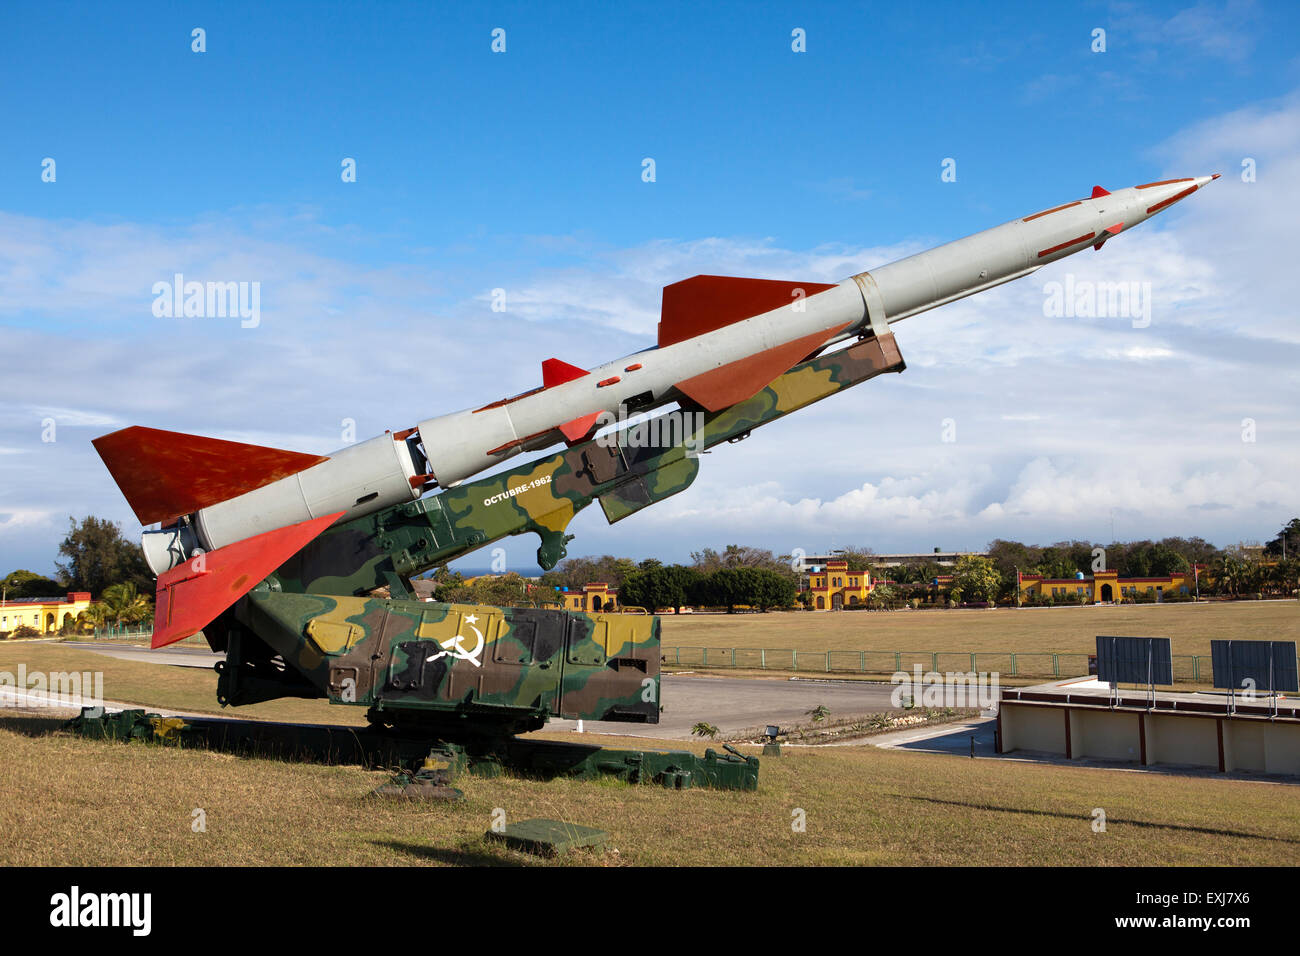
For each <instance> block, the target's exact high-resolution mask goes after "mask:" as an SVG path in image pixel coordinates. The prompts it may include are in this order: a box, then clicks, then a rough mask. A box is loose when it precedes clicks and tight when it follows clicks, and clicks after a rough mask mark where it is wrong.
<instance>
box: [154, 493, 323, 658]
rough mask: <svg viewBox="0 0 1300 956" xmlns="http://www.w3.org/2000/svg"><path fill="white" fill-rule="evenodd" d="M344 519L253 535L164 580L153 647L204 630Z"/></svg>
mask: <svg viewBox="0 0 1300 956" xmlns="http://www.w3.org/2000/svg"><path fill="white" fill-rule="evenodd" d="M344 513H345V512H342V511H339V512H336V513H334V514H332V515H325V516H323V517H320V518H312V519H309V520H307V521H303V522H302V523H300V524H294V525H289V526H288V527H287V528H276V529H275V530H274V531H267V532H264V533H262V534H257V535H253V537H251V538H245V539H244V540H243V541H236V542H235V543H234V544H228V545H226V546H225V547H224V548H217V550H215V551H209V552H207V553H206V554H201V555H198V556H197V557H194V558H190V559H189V560H188V561H186V562H185V563H184V564H182V565H178V566H177V567H174V568H172V569H171V570H170V571H164V572H163V573H162V574H160V575H158V592H157V596H156V600H155V602H154V630H153V641H152V642H151V646H153V647H166V646H167V645H168V644H175V643H176V642H177V641H181V640H184V639H185V638H187V637H189V636H190V635H192V634H196V633H198V632H199V631H201V630H203V628H205V627H207V626H208V625H209V624H211V623H212V620H213V618H215V617H216V616H217V615H218V614H220V613H221V612H222V611H224V610H225V609H226V608H228V607H230V605H232V604H234V603H235V602H236V601H238V600H239V599H240V598H241V597H243V596H244V595H245V594H247V593H248V592H249V591H251V590H252V589H253V587H254V586H255V585H256V584H257V583H258V582H260V581H261V580H262V579H263V578H265V577H266V576H267V575H268V574H270V573H271V572H272V571H274V570H275V569H276V568H278V567H279V566H280V565H282V564H284V562H285V561H287V560H288V559H289V558H291V557H292V556H293V555H295V554H297V553H298V552H299V551H301V550H302V549H303V547H304V546H305V545H306V544H307V542H308V541H311V540H312V539H313V538H315V537H316V536H317V535H319V534H320V533H321V532H322V531H324V530H325V529H326V528H328V527H329V526H330V525H331V524H333V523H334V521H335V519H337V518H338V517H339V516H340V515H342V514H344Z"/></svg>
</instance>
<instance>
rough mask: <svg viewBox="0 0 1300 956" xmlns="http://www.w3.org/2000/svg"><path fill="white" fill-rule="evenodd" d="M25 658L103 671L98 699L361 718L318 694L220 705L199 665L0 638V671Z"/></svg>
mask: <svg viewBox="0 0 1300 956" xmlns="http://www.w3.org/2000/svg"><path fill="white" fill-rule="evenodd" d="M20 664H25V665H26V667H27V671H28V673H31V672H34V671H41V672H44V673H50V672H59V671H63V672H72V671H77V672H84V671H90V672H92V673H101V674H103V675H104V699H105V700H110V701H117V702H120V703H124V704H140V705H142V706H147V707H150V708H159V709H165V710H177V711H182V712H185V713H196V714H221V715H222V716H225V717H244V718H247V719H249V720H282V721H292V722H297V723H303V722H313V723H330V724H356V725H359V726H360V725H364V724H365V722H366V721H365V712H364V710H362V709H361V708H359V707H332V706H330V705H329V704H328V703H326V702H325V701H323V700H293V699H286V700H273V701H268V702H267V703H264V704H250V705H249V706H247V707H240V708H238V709H232V708H227V709H225V710H224V711H223V710H222V708H221V706H220V705H219V704H218V703H217V675H216V673H215V672H213V671H211V670H208V669H206V668H201V667H170V666H167V665H163V664H148V663H144V662H142V661H123V660H117V659H116V658H113V657H108V656H106V655H104V654H96V653H95V652H94V651H88V650H85V649H84V648H79V647H77V645H75V644H58V643H44V642H35V641H33V642H30V643H29V642H8V643H0V671H5V672H7V673H9V674H15V675H16V674H17V673H18V666H19V665H20Z"/></svg>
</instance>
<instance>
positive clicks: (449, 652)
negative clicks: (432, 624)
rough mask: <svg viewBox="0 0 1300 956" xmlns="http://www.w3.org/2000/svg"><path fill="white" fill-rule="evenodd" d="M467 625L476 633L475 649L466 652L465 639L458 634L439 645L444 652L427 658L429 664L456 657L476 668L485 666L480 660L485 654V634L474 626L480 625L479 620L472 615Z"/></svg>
mask: <svg viewBox="0 0 1300 956" xmlns="http://www.w3.org/2000/svg"><path fill="white" fill-rule="evenodd" d="M465 623H466V624H468V625H469V629H470V630H471V631H473V632H474V636H475V638H476V641H475V644H474V648H473V649H472V650H466V649H465V637H464V636H463V635H461V634H457V635H456V636H455V637H453V638H451V639H449V640H446V641H440V642H439V645H440V646H441V647H442V648H443V650H441V651H439V652H438V653H437V654H434V655H433V656H431V657H429V658H427V659H426V662H427V663H432V662H434V661H436V660H437V659H438V658H440V657H454V658H456V659H457V660H460V661H469V662H470V663H471V664H473V665H474V666H475V667H482V666H483V663H482V662H481V661H480V660H479V659H478V658H479V655H480V654H482V653H483V632H482V631H480V630H479V629H478V628H477V627H475V626H474V625H475V624H476V623H478V618H477V617H475V616H474V615H473V614H471V615H470V616H469V617H467V618H465Z"/></svg>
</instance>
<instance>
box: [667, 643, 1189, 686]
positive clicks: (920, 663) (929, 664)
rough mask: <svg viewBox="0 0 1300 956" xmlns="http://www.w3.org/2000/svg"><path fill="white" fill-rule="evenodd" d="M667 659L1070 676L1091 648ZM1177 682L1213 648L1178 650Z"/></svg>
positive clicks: (705, 651) (765, 652)
mask: <svg viewBox="0 0 1300 956" xmlns="http://www.w3.org/2000/svg"><path fill="white" fill-rule="evenodd" d="M663 656H664V660H665V661H666V662H667V663H669V664H673V665H679V666H685V667H710V668H712V667H718V668H736V669H743V670H771V671H798V672H800V673H803V672H807V673H821V674H893V673H895V672H897V671H906V672H908V673H910V672H912V671H913V670H915V668H917V667H920V668H921V670H923V671H937V672H939V673H948V672H961V673H969V672H970V671H975V672H977V673H998V674H1001V675H1003V676H1004V677H1025V678H1036V677H1041V678H1044V679H1046V678H1065V677H1084V676H1086V675H1087V674H1088V666H1089V665H1088V661H1089V658H1090V657H1091V656H1092V655H1090V654H1043V653H1029V654H1021V653H1017V652H1013V651H979V652H975V651H867V650H862V651H850V650H838V651H810V650H797V649H794V648H770V647H768V648H759V647H726V648H723V647H708V648H704V647H684V646H676V645H673V646H669V645H665V646H664V648H663ZM1173 663H1174V681H1175V682H1176V683H1196V684H1209V683H1212V682H1213V679H1214V672H1213V669H1212V667H1211V665H1210V655H1209V654H1176V655H1174V659H1173Z"/></svg>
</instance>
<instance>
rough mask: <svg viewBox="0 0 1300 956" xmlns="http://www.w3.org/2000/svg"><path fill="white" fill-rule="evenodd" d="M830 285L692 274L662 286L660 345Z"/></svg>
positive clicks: (714, 328)
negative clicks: (679, 280)
mask: <svg viewBox="0 0 1300 956" xmlns="http://www.w3.org/2000/svg"><path fill="white" fill-rule="evenodd" d="M833 288H835V286H834V285H827V284H825V283H822V282H786V281H783V280H779V279H744V278H739V277H736V276H692V277H691V278H689V279H683V280H682V281H681V282H674V283H673V284H672V285H667V286H664V296H663V307H662V309H661V310H660V318H659V346H660V348H662V347H663V346H665V345H673V344H674V343H677V342H684V341H686V340H687V339H693V338H695V336H697V335H704V334H705V333H706V332H713V331H715V330H717V329H720V328H723V327H724V326H727V325H732V324H734V323H736V322H739V321H741V320H742V319H748V318H750V317H752V316H755V315H762V314H763V313H764V312H771V311H772V310H773V309H778V308H780V307H781V306H783V305H790V304H791V303H793V302H795V301H797V300H798V299H799V298H801V297H807V296H812V295H816V294H817V293H818V292H825V291H826V290H827V289H833ZM783 371H784V369H783Z"/></svg>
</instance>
